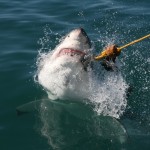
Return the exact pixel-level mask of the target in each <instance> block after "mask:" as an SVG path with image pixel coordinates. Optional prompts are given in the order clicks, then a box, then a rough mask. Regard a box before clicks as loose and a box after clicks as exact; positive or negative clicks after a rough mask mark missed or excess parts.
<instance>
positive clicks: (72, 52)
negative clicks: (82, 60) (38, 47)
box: [57, 48, 86, 57]
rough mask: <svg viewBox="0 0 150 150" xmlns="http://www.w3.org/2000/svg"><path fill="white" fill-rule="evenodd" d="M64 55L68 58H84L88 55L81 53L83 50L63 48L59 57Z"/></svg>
mask: <svg viewBox="0 0 150 150" xmlns="http://www.w3.org/2000/svg"><path fill="white" fill-rule="evenodd" d="M62 55H68V56H72V57H73V56H81V57H82V56H84V55H86V53H85V52H83V51H81V50H76V49H71V48H63V49H61V50H60V51H59V53H58V54H57V57H60V56H62Z"/></svg>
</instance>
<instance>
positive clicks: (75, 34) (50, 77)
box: [38, 28, 91, 99]
mask: <svg viewBox="0 0 150 150" xmlns="http://www.w3.org/2000/svg"><path fill="white" fill-rule="evenodd" d="M90 49H91V42H90V40H89V37H88V36H87V34H86V32H85V31H84V29H82V28H78V29H74V30H72V31H71V32H69V33H68V34H67V35H66V36H65V37H64V38H63V40H62V41H61V42H60V44H59V45H58V46H56V48H55V49H54V50H53V52H52V54H51V53H50V55H49V54H48V55H47V58H46V60H44V64H43V66H42V68H41V69H40V71H39V73H38V81H39V83H40V84H41V85H42V86H43V87H44V89H46V91H47V93H48V96H49V98H50V99H86V98H87V97H88V93H89V92H88V90H87V89H88V80H89V79H88V72H86V71H85V70H84V65H83V63H82V62H81V59H82V58H83V57H84V56H85V55H87V54H88V52H89V51H90Z"/></svg>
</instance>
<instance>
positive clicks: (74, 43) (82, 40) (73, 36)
mask: <svg viewBox="0 0 150 150" xmlns="http://www.w3.org/2000/svg"><path fill="white" fill-rule="evenodd" d="M90 48H91V42H90V39H89V37H88V35H87V34H86V32H85V30H84V29H83V28H77V29H74V30H72V31H71V32H69V33H68V34H67V35H66V36H65V37H63V39H62V41H61V42H60V44H59V45H58V46H57V47H56V48H55V51H54V53H53V56H54V58H56V57H58V56H61V55H62V54H68V53H70V54H71V55H72V56H73V55H80V56H82V55H85V54H87V53H88V52H89V50H90Z"/></svg>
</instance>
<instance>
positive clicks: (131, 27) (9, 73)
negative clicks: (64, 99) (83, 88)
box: [0, 0, 150, 150]
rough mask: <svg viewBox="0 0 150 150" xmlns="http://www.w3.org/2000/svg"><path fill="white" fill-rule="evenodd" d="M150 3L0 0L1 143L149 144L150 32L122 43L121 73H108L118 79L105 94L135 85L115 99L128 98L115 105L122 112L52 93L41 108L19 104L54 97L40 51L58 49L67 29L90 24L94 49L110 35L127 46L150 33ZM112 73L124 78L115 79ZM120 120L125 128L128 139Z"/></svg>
mask: <svg viewBox="0 0 150 150" xmlns="http://www.w3.org/2000/svg"><path fill="white" fill-rule="evenodd" d="M149 8H150V3H149V1H148V0H143V1H139V0H134V1H129V0H126V1H123V0H122V1H119V0H108V1H104V0H100V1H98V0H94V1H89V0H87V1H82V2H81V1H78V0H77V1H73V0H72V1H68V2H66V1H63V0H62V1H60V0H55V1H53V0H51V1H45V0H43V1H41V0H36V1H35V0H31V1H18V0H13V1H10V0H5V1H3V0H1V1H0V10H1V14H0V33H1V34H0V37H1V38H0V43H1V53H0V70H1V71H0V83H1V84H0V91H1V99H0V149H1V150H9V149H14V150H25V149H28V150H47V149H49V150H53V149H58V150H59V149H60V150H61V149H63V150H80V149H82V150H83V149H87V150H97V149H102V150H105V149H106V150H112V149H113V150H117V149H118V150H120V149H123V150H140V149H143V150H149V149H150V102H149V99H150V98H149V97H150V50H149V45H150V38H149V39H145V40H144V41H141V42H139V43H137V44H135V45H132V46H130V47H128V48H126V49H123V51H122V54H121V56H119V58H118V59H119V62H120V66H121V69H120V72H121V75H119V77H118V76H116V75H114V76H111V78H110V76H108V77H109V78H108V79H109V81H111V83H112V84H108V89H107V87H106V86H105V87H104V88H103V87H101V89H100V90H102V91H105V90H106V89H107V90H109V91H112V92H114V94H113V93H111V92H110V93H111V94H110V93H103V94H105V96H107V97H108V99H109V100H111V98H112V99H113V100H115V98H114V97H115V96H116V94H117V92H116V91H115V90H112V89H114V87H115V88H116V87H117V88H119V87H120V89H123V87H124V85H128V86H130V94H129V96H128V97H127V98H125V99H118V97H116V99H117V100H118V101H116V102H120V100H122V101H123V102H125V108H123V112H122V111H121V108H115V110H120V111H121V113H119V116H115V114H116V112H115V111H112V110H114V108H113V107H110V108H111V109H109V111H108V109H104V107H101V105H96V106H97V107H96V108H95V110H94V112H96V113H97V114H95V113H94V112H93V109H92V110H91V108H88V106H85V105H82V104H73V105H70V104H68V103H66V104H61V103H58V104H50V103H48V102H47V101H44V102H42V103H41V105H40V108H39V109H38V112H37V111H36V112H30V113H28V114H25V115H22V116H17V113H16V108H17V107H18V106H20V105H23V104H25V103H29V102H31V101H33V100H42V99H47V97H48V96H47V93H46V92H45V90H43V88H42V87H41V86H40V85H39V84H38V83H37V82H35V79H34V77H35V74H36V73H37V68H38V66H37V59H38V58H39V51H40V52H41V53H42V54H44V53H47V52H49V51H50V50H53V49H54V48H55V46H56V45H57V44H58V43H59V39H60V38H61V37H62V36H64V35H65V34H66V33H68V32H69V31H70V30H72V29H74V28H78V27H83V28H84V29H85V30H86V32H87V34H88V36H89V37H90V39H91V41H92V43H93V45H94V53H95V54H98V53H99V52H100V51H102V49H103V48H104V47H105V46H106V45H107V44H108V43H115V44H117V45H118V46H122V45H124V44H126V43H128V42H131V41H133V40H135V39H138V38H140V37H142V36H144V35H147V34H149V33H150V25H149V21H150V9H149ZM97 72H98V70H97ZM109 74H110V73H109ZM98 75H99V76H100V75H101V74H98ZM120 76H121V77H120ZM112 77H114V79H115V81H118V82H112V81H113V78H112ZM106 79H107V78H105V80H106ZM117 79H119V80H117ZM115 83H117V84H115ZM123 90H124V89H123ZM121 91H122V90H121ZM94 92H96V93H94ZM93 93H94V94H95V95H96V94H97V93H98V91H93ZM103 94H99V95H98V94H97V96H96V102H97V100H98V96H99V99H100V100H102V99H103V98H104V95H103ZM107 94H108V95H107ZM94 98H95V97H94ZM94 98H93V100H95V99H94ZM105 98H106V97H105ZM119 98H122V97H121V96H119ZM98 102H99V101H98ZM104 104H106V106H107V104H108V103H103V105H102V106H105V105H104ZM112 106H113V105H112ZM86 107H87V108H86ZM102 110H105V111H102ZM93 113H94V114H93ZM101 113H104V114H105V115H109V116H114V117H116V118H118V121H119V122H120V123H121V126H120V124H118V123H119V122H116V121H115V120H113V119H112V120H111V119H109V118H107V117H104V118H103V117H102V118H101V117H99V115H100V114H101ZM95 115H96V116H95ZM93 116H94V117H93ZM121 127H123V129H125V130H126V132H125V133H126V135H125V136H126V138H127V139H126V141H124V142H123V140H122V135H121V133H122V132H123V130H121V129H120V128H121ZM117 128H118V129H120V130H116V129H117ZM112 133H113V134H114V135H111V134H112Z"/></svg>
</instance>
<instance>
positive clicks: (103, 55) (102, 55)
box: [94, 34, 150, 60]
mask: <svg viewBox="0 0 150 150" xmlns="http://www.w3.org/2000/svg"><path fill="white" fill-rule="evenodd" d="M148 37H150V34H148V35H146V36H144V37H142V38H139V39H137V40H134V41H132V42H130V43H128V44H126V45H124V46H121V47H118V48H117V51H118V53H120V52H121V50H122V49H123V48H126V47H128V46H130V45H133V44H135V43H137V42H140V41H142V40H144V39H146V38H148ZM107 56H108V55H107V53H106V51H105V50H104V51H103V52H102V53H101V54H100V55H98V56H96V57H94V59H95V60H101V59H103V58H105V57H107Z"/></svg>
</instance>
